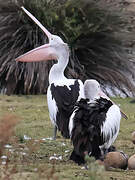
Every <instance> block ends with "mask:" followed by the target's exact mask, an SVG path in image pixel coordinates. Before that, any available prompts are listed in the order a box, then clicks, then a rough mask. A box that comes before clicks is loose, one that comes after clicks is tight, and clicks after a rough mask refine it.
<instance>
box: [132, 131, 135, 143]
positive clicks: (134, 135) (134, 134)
mask: <svg viewBox="0 0 135 180" xmlns="http://www.w3.org/2000/svg"><path fill="white" fill-rule="evenodd" d="M132 142H133V144H135V131H134V132H132Z"/></svg>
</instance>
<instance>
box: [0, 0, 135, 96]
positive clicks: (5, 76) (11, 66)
mask: <svg viewBox="0 0 135 180" xmlns="http://www.w3.org/2000/svg"><path fill="white" fill-rule="evenodd" d="M22 5H23V6H24V7H25V8H26V9H28V10H29V11H30V12H31V13H32V14H33V15H34V16H35V17H36V18H37V19H38V20H39V21H40V22H41V23H42V24H43V25H44V26H45V27H46V28H47V29H48V30H49V31H50V32H51V33H53V34H57V35H59V36H60V37H61V38H62V39H63V40H64V41H65V42H67V43H68V44H69V47H70V60H69V64H68V67H67V69H66V71H65V75H66V76H67V77H68V78H80V79H82V80H83V81H85V79H88V78H94V79H97V80H98V81H99V82H100V83H101V84H102V86H103V88H104V90H105V91H106V92H107V93H108V94H110V95H111V94H115V95H118V94H119V93H118V91H119V92H121V93H122V94H124V95H127V96H132V95H133V94H134V92H135V91H134V90H135V89H134V83H133V80H134V68H133V63H132V62H131V59H132V57H131V54H130V55H129V51H130V49H129V46H128V49H127V44H128V43H127V40H126V41H124V37H126V38H127V37H128V36H131V35H130V32H129V31H127V29H124V27H125V25H126V24H128V21H127V16H126V14H124V13H123V11H122V10H121V7H119V6H117V4H116V3H114V2H113V3H112V2H110V1H105V0H96V1H94V0H79V1H77V0H74V1H73V0H8V1H5V2H3V1H1V0H0V88H1V91H2V92H4V93H7V94H37V93H46V89H47V87H48V74H49V70H50V68H51V66H52V65H53V64H54V63H55V61H52V62H40V63H39V62H37V63H20V62H19V63H18V62H15V58H16V57H18V56H19V55H21V54H23V53H25V52H27V51H29V50H31V49H33V48H35V47H38V46H40V45H42V44H44V43H46V42H47V41H48V40H47V38H46V36H45V35H44V34H43V32H42V31H41V30H40V29H39V28H38V26H37V25H36V24H35V23H34V22H33V21H32V20H31V19H30V18H29V17H28V16H27V15H26V14H25V13H24V12H23V11H22V10H21V8H20V7H21V6H22ZM126 27H127V26H126ZM108 87H109V90H108ZM110 89H111V93H110ZM116 89H117V90H116Z"/></svg>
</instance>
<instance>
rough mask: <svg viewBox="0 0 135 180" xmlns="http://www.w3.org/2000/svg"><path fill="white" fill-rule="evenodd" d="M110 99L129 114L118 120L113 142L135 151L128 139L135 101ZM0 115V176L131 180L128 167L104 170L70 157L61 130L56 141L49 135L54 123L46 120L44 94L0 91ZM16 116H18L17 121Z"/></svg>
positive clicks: (6, 178) (32, 179) (13, 178)
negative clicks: (87, 168)
mask: <svg viewBox="0 0 135 180" xmlns="http://www.w3.org/2000/svg"><path fill="white" fill-rule="evenodd" d="M113 100H114V101H116V102H117V103H118V104H120V105H121V107H122V109H123V111H124V112H125V113H126V114H127V115H128V117H129V119H128V120H125V119H122V121H121V128H120V133H119V136H118V139H117V141H116V142H115V146H116V147H117V149H118V150H123V151H124V152H125V153H127V154H128V155H129V156H131V155H132V154H134V153H135V145H134V144H132V142H131V132H132V131H133V130H135V129H134V120H135V115H134V104H131V103H130V100H131V99H128V98H127V99H120V98H117V99H113ZM5 114H7V115H5ZM0 117H1V118H0V119H1V121H0V142H1V144H2V145H1V144H0V146H1V147H0V151H1V155H3V156H5V159H4V158H1V159H0V179H1V180H16V179H19V180H24V179H26V180H28V179H29V180H37V179H41V180H42V179H45V180H69V179H73V180H83V179H86V180H98V179H101V177H102V179H103V180H104V179H113V180H114V179H115V180H127V179H128V180H133V179H134V177H135V172H134V171H129V170H127V171H124V170H120V169H112V170H111V171H104V169H103V167H100V166H99V165H97V164H96V163H95V162H93V161H91V160H90V162H89V166H90V169H89V170H84V169H82V166H78V165H76V164H75V163H73V162H72V161H69V156H70V153H71V151H72V145H71V143H70V140H65V139H63V138H62V137H61V135H60V133H58V137H57V140H56V141H52V140H51V139H50V138H49V137H51V135H52V131H53V126H52V124H51V122H50V120H49V115H48V109H47V103H46V96H43V95H40V96H5V95H4V96H3V95H1V96H0ZM17 117H19V119H21V120H20V121H18V118H17ZM18 122H19V123H18ZM45 138H46V139H45ZM7 144H8V146H5V145H7ZM50 158H52V160H50Z"/></svg>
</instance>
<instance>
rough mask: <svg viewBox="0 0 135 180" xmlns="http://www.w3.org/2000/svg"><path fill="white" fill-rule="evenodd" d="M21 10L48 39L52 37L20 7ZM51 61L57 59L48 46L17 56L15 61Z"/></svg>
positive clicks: (53, 51)
mask: <svg viewBox="0 0 135 180" xmlns="http://www.w3.org/2000/svg"><path fill="white" fill-rule="evenodd" d="M22 9H23V10H24V12H25V13H26V14H27V15H28V16H29V17H30V18H31V19H32V20H33V21H34V22H35V23H36V24H37V25H38V26H39V27H40V28H41V29H42V30H43V32H44V33H45V34H46V35H47V37H48V38H49V39H50V38H51V37H52V34H51V33H50V32H49V31H48V30H47V29H46V28H45V27H44V26H43V25H42V24H41V23H40V22H39V21H38V20H37V19H36V18H35V17H34V16H33V15H32V14H31V13H30V12H28V11H27V10H26V9H25V8H24V7H22ZM53 59H57V57H56V53H55V50H54V49H53V48H52V47H51V46H50V44H45V45H42V46H40V47H38V48H35V49H33V50H31V51H29V52H27V53H25V54H23V55H21V56H19V57H18V58H16V59H15V60H16V61H21V62H35V61H44V60H53Z"/></svg>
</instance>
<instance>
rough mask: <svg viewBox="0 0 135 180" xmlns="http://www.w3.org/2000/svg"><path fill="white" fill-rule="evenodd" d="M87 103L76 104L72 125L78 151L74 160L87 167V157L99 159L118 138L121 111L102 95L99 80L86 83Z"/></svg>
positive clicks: (75, 149) (74, 152) (72, 139)
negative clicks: (85, 164) (86, 155)
mask: <svg viewBox="0 0 135 180" xmlns="http://www.w3.org/2000/svg"><path fill="white" fill-rule="evenodd" d="M84 92H85V97H86V98H85V99H83V98H82V99H81V100H80V101H78V102H77V103H76V106H75V108H74V111H73V114H72V115H71V118H70V122H69V131H70V136H71V141H72V143H73V146H74V150H73V152H72V154H71V156H70V159H71V160H73V161H75V162H76V163H78V164H82V163H85V158H84V157H85V153H87V154H89V155H90V156H94V157H95V158H96V159H99V158H101V155H103V154H105V153H106V152H107V151H108V150H109V148H110V147H111V145H112V143H113V142H114V141H115V139H116V138H117V135H118V133H119V128H120V120H121V111H120V108H119V107H118V106H117V105H116V104H114V103H113V102H112V101H111V100H109V98H108V97H107V96H106V95H105V94H104V93H103V92H102V91H101V88H100V84H99V83H98V82H97V81H96V80H86V81H85V83H84Z"/></svg>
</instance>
